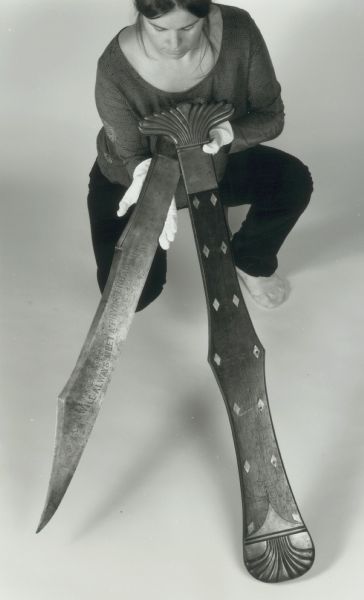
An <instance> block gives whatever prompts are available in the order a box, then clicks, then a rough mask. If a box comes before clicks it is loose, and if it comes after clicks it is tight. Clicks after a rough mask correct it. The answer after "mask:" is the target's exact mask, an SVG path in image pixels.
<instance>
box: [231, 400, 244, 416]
mask: <svg viewBox="0 0 364 600" xmlns="http://www.w3.org/2000/svg"><path fill="white" fill-rule="evenodd" d="M233 408H234V413H236V414H237V415H238V417H240V415H242V414H243V411H242V410H241V408H240V406H239V404H236V402H235V404H234V407H233Z"/></svg>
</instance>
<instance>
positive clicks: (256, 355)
mask: <svg viewBox="0 0 364 600" xmlns="http://www.w3.org/2000/svg"><path fill="white" fill-rule="evenodd" d="M253 354H254V356H255V357H256V358H259V356H260V350H259V348H258V346H254V348H253Z"/></svg>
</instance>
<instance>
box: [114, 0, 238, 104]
mask: <svg viewBox="0 0 364 600" xmlns="http://www.w3.org/2000/svg"><path fill="white" fill-rule="evenodd" d="M215 5H216V6H218V7H219V8H220V11H221V19H222V35H221V44H220V51H219V55H218V57H217V59H216V62H215V64H214V66H213V67H212V69H210V71H209V72H208V73H207V75H205V77H204V78H203V79H201V81H199V82H198V83H196V84H195V85H193V86H192V87H190V88H188V89H187V90H181V91H180V92H167V91H166V90H162V89H160V88H158V87H156V86H154V85H153V84H152V83H149V81H147V80H146V79H144V78H143V77H142V76H141V75H140V74H139V73H138V71H137V70H136V69H135V68H134V67H133V65H132V64H131V63H130V62H129V60H128V59H127V58H126V56H125V54H124V52H123V51H122V49H121V48H120V44H119V35H120V33H121V32H122V31H123V30H124V29H126V27H123V28H122V29H120V31H119V32H118V33H117V34H116V36H115V37H114V42H115V44H116V46H117V50H118V51H119V55H120V57H121V58H122V60H123V61H124V63H125V66H126V68H127V69H128V71H129V72H130V73H131V75H132V76H133V77H134V78H135V79H137V80H138V81H139V82H140V83H141V84H142V85H143V86H144V87H145V88H147V89H149V90H150V89H152V90H154V91H155V92H157V93H158V94H163V95H167V96H172V97H176V96H180V95H181V94H189V93H191V92H193V91H195V90H196V89H198V87H199V86H200V85H202V84H204V83H206V81H207V80H208V79H210V77H211V76H212V75H213V74H214V73H215V71H216V69H217V67H218V66H219V64H220V62H221V57H222V54H223V49H224V48H225V43H226V36H227V27H226V15H225V6H224V5H222V4H218V3H215Z"/></svg>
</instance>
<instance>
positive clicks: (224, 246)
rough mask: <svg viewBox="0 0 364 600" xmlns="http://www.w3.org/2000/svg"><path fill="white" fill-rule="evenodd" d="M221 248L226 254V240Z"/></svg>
mask: <svg viewBox="0 0 364 600" xmlns="http://www.w3.org/2000/svg"><path fill="white" fill-rule="evenodd" d="M220 248H221V250H222V251H223V253H224V254H226V250H227V245H226V244H225V242H222V244H221V246H220Z"/></svg>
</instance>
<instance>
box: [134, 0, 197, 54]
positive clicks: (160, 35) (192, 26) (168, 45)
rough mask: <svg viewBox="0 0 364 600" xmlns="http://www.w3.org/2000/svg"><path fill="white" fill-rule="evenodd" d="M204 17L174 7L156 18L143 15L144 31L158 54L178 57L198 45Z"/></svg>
mask: <svg viewBox="0 0 364 600" xmlns="http://www.w3.org/2000/svg"><path fill="white" fill-rule="evenodd" d="M203 24H204V19H199V18H198V17H195V16H194V15H193V14H191V13H190V12H188V11H186V10H183V9H181V8H177V7H176V8H174V9H173V10H171V11H170V12H168V13H167V14H165V15H163V16H162V17H158V18H157V19H147V18H146V17H143V25H144V32H145V35H146V36H147V39H148V41H149V43H150V44H151V46H152V47H153V49H154V50H156V51H157V53H159V54H160V55H162V56H164V57H166V58H171V59H178V58H182V56H184V55H185V54H187V52H189V51H190V50H193V49H195V48H198V47H199V46H200V40H201V32H202V27H203Z"/></svg>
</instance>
